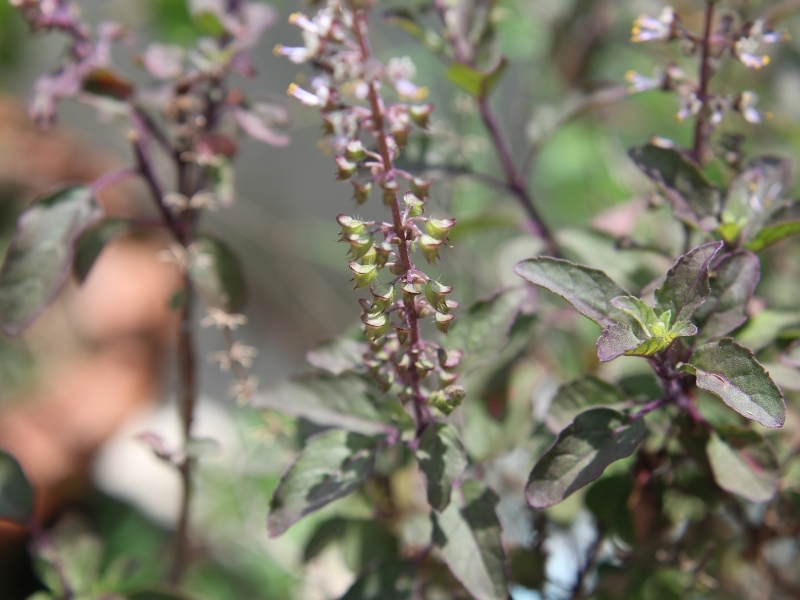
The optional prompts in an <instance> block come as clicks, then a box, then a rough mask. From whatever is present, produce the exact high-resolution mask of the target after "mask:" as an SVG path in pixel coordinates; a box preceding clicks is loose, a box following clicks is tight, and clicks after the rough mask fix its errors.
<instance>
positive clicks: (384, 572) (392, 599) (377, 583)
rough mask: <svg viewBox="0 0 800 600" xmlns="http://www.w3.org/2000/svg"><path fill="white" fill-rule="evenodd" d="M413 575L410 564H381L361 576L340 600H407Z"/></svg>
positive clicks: (414, 568) (412, 583) (413, 568)
mask: <svg viewBox="0 0 800 600" xmlns="http://www.w3.org/2000/svg"><path fill="white" fill-rule="evenodd" d="M415 573H416V566H415V565H414V563H411V562H406V561H391V562H385V563H382V564H380V565H378V566H377V568H375V569H372V570H370V571H369V572H367V573H364V574H363V575H361V576H360V577H359V578H358V579H357V580H356V582H355V583H354V584H353V585H352V586H351V587H350V589H349V590H347V593H346V594H345V595H344V596H342V597H341V600H409V599H410V598H411V594H412V592H413V586H414V576H415Z"/></svg>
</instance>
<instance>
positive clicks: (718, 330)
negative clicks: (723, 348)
mask: <svg viewBox="0 0 800 600" xmlns="http://www.w3.org/2000/svg"><path fill="white" fill-rule="evenodd" d="M760 278H761V263H760V261H759V260H758V257H757V256H756V255H754V254H753V253H752V252H747V251H746V250H738V251H737V252H733V253H731V254H726V255H725V256H723V257H722V259H721V260H720V261H719V262H718V263H717V264H716V265H715V267H714V271H713V273H712V274H711V279H710V284H711V294H710V295H709V297H708V298H707V299H706V301H705V303H704V304H703V305H702V306H700V307H699V308H698V309H697V311H696V312H695V314H694V317H695V320H696V321H697V323H698V324H699V326H700V339H701V340H709V339H712V338H716V337H722V336H723V335H726V334H728V333H730V332H731V331H733V330H734V329H736V328H737V327H739V326H740V325H741V324H742V323H744V322H745V321H746V320H747V304H748V303H749V302H750V300H751V298H752V297H753V293H754V292H755V289H756V285H758V280H759V279H760Z"/></svg>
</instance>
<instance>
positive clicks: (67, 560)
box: [35, 517, 103, 597]
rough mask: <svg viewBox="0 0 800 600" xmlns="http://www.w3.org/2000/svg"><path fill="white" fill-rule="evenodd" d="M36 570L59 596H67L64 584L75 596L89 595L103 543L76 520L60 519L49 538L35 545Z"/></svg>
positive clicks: (97, 575)
mask: <svg viewBox="0 0 800 600" xmlns="http://www.w3.org/2000/svg"><path fill="white" fill-rule="evenodd" d="M35 554H36V560H35V567H36V572H37V574H38V575H39V577H40V579H41V580H42V581H43V582H44V583H45V585H46V586H47V587H48V588H49V589H50V590H51V591H52V592H53V593H54V594H55V595H57V596H58V597H62V596H67V594H66V593H65V592H66V589H65V586H66V587H67V588H68V589H69V590H71V591H72V593H73V594H74V595H75V596H76V597H81V594H89V593H91V592H92V591H93V588H94V586H95V584H96V582H97V581H98V578H99V576H100V567H101V565H102V562H103V545H102V542H101V541H100V538H98V537H97V536H95V535H93V534H91V533H89V532H88V531H87V530H86V529H85V528H84V527H83V525H82V524H81V523H80V522H78V521H77V520H75V519H71V518H68V517H67V518H65V519H62V520H61V521H60V522H59V524H58V525H57V526H56V527H55V529H54V530H53V531H52V532H50V535H49V539H48V540H47V541H44V542H41V541H40V542H38V543H37V544H36V546H35Z"/></svg>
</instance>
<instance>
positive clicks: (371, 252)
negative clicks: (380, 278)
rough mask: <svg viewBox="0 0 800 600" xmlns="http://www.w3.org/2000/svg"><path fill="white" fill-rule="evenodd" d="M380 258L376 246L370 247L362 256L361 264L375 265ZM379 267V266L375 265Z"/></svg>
mask: <svg viewBox="0 0 800 600" xmlns="http://www.w3.org/2000/svg"><path fill="white" fill-rule="evenodd" d="M377 258H378V253H377V251H376V250H375V247H374V246H370V247H369V248H368V249H367V251H366V252H365V253H364V255H363V256H361V264H362V265H375V262H376V260H377ZM375 266H376V267H377V265H375Z"/></svg>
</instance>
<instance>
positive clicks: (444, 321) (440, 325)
mask: <svg viewBox="0 0 800 600" xmlns="http://www.w3.org/2000/svg"><path fill="white" fill-rule="evenodd" d="M455 318H456V316H455V315H449V314H444V313H440V312H437V313H436V329H438V330H439V331H441V332H442V333H447V329H448V327H450V321H452V320H453V319H455Z"/></svg>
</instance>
